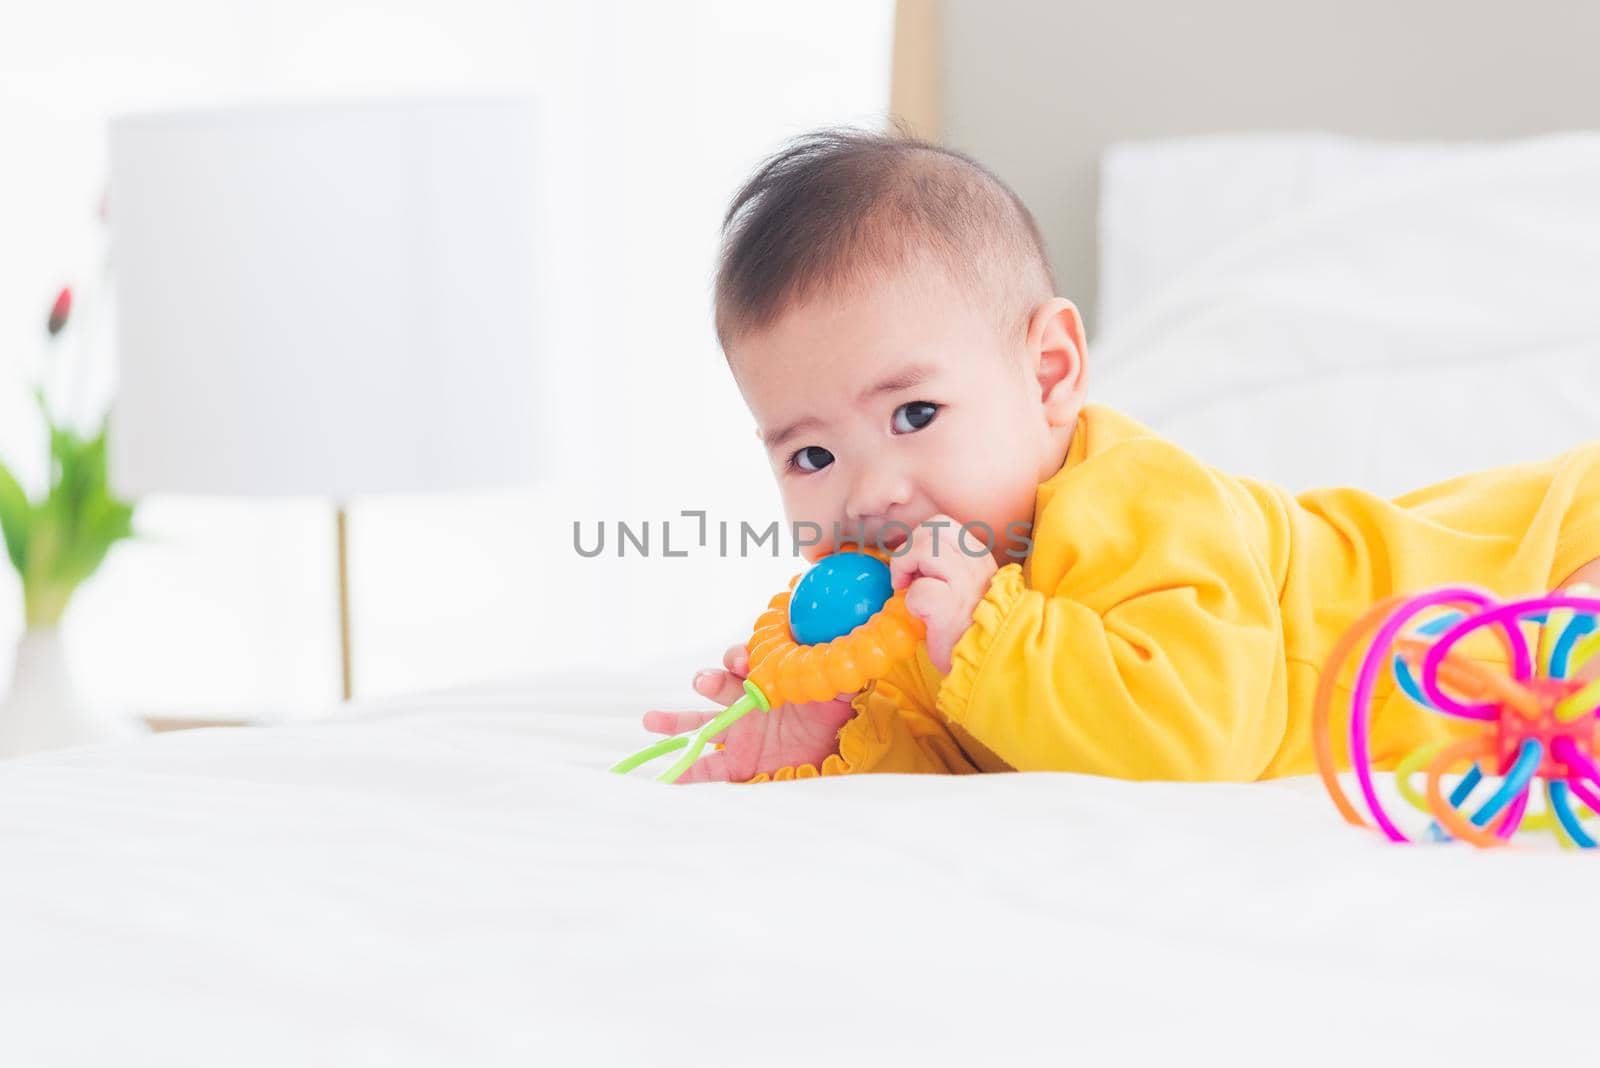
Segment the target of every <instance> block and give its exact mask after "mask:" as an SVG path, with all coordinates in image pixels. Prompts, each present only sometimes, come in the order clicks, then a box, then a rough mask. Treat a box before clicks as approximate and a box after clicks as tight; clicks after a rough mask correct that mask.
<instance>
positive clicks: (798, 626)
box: [789, 552, 894, 645]
mask: <svg viewBox="0 0 1600 1068" xmlns="http://www.w3.org/2000/svg"><path fill="white" fill-rule="evenodd" d="M893 594H894V584H893V583H892V582H891V581H890V579H889V565H888V564H886V563H884V562H883V561H882V560H879V559H877V558H875V557H871V556H868V555H867V554H866V553H854V552H846V553H834V554H833V555H832V556H824V557H823V558H822V559H821V560H818V561H817V562H816V564H815V565H814V566H813V567H812V568H811V570H810V571H807V572H806V573H805V575H804V576H803V577H802V578H801V579H800V581H799V582H797V583H796V584H795V587H794V594H793V595H792V596H791V597H790V598H789V633H791V634H793V635H794V640H795V641H797V642H799V643H800V644H801V645H820V644H822V643H823V642H831V641H833V639H835V638H840V637H843V636H844V635H846V634H849V633H850V632H851V631H853V630H855V629H856V628H857V627H859V626H860V625H861V624H863V623H865V622H866V621H867V620H869V619H871V618H872V617H873V616H874V615H875V614H877V611H878V609H880V608H882V607H883V605H884V602H886V601H887V600H888V599H889V598H890V597H891V596H893Z"/></svg>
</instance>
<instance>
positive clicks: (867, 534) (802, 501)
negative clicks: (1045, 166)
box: [729, 264, 1082, 564]
mask: <svg viewBox="0 0 1600 1068" xmlns="http://www.w3.org/2000/svg"><path fill="white" fill-rule="evenodd" d="M1060 303H1061V304H1065V302H1060ZM1066 307H1067V308H1068V309H1069V310H1070V305H1067V306H1066ZM1070 316H1071V319H1072V321H1073V322H1074V323H1076V321H1077V317H1076V312H1071V313H1070ZM1076 343H1077V348H1078V350H1079V351H1078V352H1076V353H1075V354H1074V356H1073V363H1074V368H1073V370H1072V379H1073V381H1072V382H1071V383H1069V384H1068V385H1069V387H1070V389H1071V391H1072V393H1073V395H1074V396H1073V397H1072V398H1070V399H1069V400H1070V403H1068V404H1066V405H1064V404H1063V397H1062V395H1061V392H1060V391H1059V390H1058V391H1055V396H1054V399H1053V401H1052V400H1051V398H1050V396H1049V394H1050V393H1051V390H1050V385H1051V383H1050V382H1041V380H1040V375H1039V358H1038V350H1039V348H1040V346H1039V345H1038V344H1037V341H1036V338H1034V337H1033V336H1032V335H1030V338H1029V339H1026V340H1025V339H1024V338H1023V337H1020V336H1018V337H1015V338H1012V339H1009V340H1008V339H1006V338H1003V337H1001V336H1000V330H999V327H998V325H997V324H996V322H995V316H994V314H993V313H992V312H990V311H988V310H986V309H984V308H981V307H979V306H977V305H976V303H975V302H970V301H969V300H967V299H966V298H965V297H963V295H962V294H961V292H960V291H959V290H958V289H957V288H956V286H955V283H954V282H953V281H952V280H951V279H950V278H949V277H948V276H947V275H946V273H945V272H944V271H942V270H939V269H938V268H937V267H936V266H935V265H932V264H914V265H912V266H910V267H908V268H907V269H906V270H904V271H902V272H900V273H898V274H896V275H895V276H893V277H890V278H888V279H885V280H883V281H880V282H875V283H873V284H871V285H868V286H864V287H862V288H861V289H859V290H858V291H856V292H855V293H854V294H852V295H851V296H849V297H845V298H839V297H828V298H818V299H815V300H811V301H809V302H807V303H805V304H803V305H800V306H798V307H795V308H792V309H790V310H789V311H787V312H786V313H785V314H784V315H783V316H782V317H781V318H780V319H779V320H778V321H777V322H776V323H775V324H774V325H773V326H772V327H770V328H769V329H767V330H764V331H762V332H759V333H756V334H752V335H749V336H746V337H743V338H741V339H739V340H738V341H737V342H735V344H734V345H733V346H732V348H731V350H730V352H729V359H730V362H731V364H732V366H733V370H734V375H735V377H736V378H737V380H738V383H739V388H740V390H741V391H742V392H743V394H744V398H745V401H746V403H747V404H749V406H750V410H751V412H752V413H753V414H754V416H755V419H756V429H757V433H758V435H759V436H760V437H761V439H762V442H763V444H764V445H765V447H766V450H767V454H768V457H769V459H770V461H771V463H772V470H773V473H774V475H775V476H776V478H777V480H778V486H779V489H780V491H781V492H782V495H783V503H784V509H785V511H786V513H787V515H788V518H789V520H790V522H792V523H797V524H798V523H812V524H816V527H818V528H820V529H821V531H822V535H821V536H822V544H821V545H819V546H817V547H816V548H815V549H814V550H812V552H813V553H814V554H816V555H820V554H821V553H824V552H827V551H829V550H830V549H831V548H832V544H833V538H834V536H835V535H834V525H835V524H837V525H838V527H839V530H840V534H839V536H840V537H841V538H842V539H843V540H853V538H854V537H856V536H858V534H859V536H862V537H864V538H865V540H866V541H867V543H868V544H878V545H882V546H884V547H885V548H889V549H893V548H895V547H896V546H898V545H899V544H900V543H901V542H902V541H904V540H905V537H906V530H907V528H914V527H916V525H917V524H919V523H921V522H923V521H924V520H926V519H928V518H929V517H931V516H936V515H947V516H950V517H951V518H953V519H955V520H956V521H957V522H959V523H962V524H970V526H969V527H968V529H969V531H970V536H969V537H968V539H967V541H966V543H965V544H966V549H967V550H968V551H974V552H975V551H978V550H977V548H976V546H977V544H978V543H979V542H984V543H987V545H988V547H989V549H990V551H991V552H992V553H993V554H994V556H995V559H996V561H997V562H998V563H1000V564H1006V563H1009V562H1012V561H1013V560H1015V559H1020V556H1021V553H1022V549H1023V544H1024V543H1020V542H1013V541H1012V540H1011V539H1009V538H1008V536H1007V532H1008V530H1013V529H1015V528H1013V526H1012V525H1013V524H1024V525H1025V524H1028V523H1031V521H1032V519H1033V508H1034V495H1035V490H1036V488H1037V486H1038V483H1039V482H1040V481H1041V480H1043V479H1045V478H1048V477H1049V476H1050V475H1051V474H1053V473H1054V472H1055V471H1056V470H1057V469H1058V468H1059V467H1060V464H1061V462H1062V460H1063V458H1064V457H1065V454H1066V449H1067V444H1068V442H1069V441H1070V437H1071V433H1072V426H1073V424H1074V423H1075V422H1076V419H1077V411H1078V408H1079V407H1080V406H1081V403H1082V396H1081V385H1082V383H1081V376H1080V375H1079V373H1078V368H1081V344H1082V342H1081V327H1080V328H1079V336H1078V337H1077V339H1076ZM987 532H993V536H992V537H988V536H986V535H987ZM1026 532H1027V531H1026V528H1025V527H1024V529H1023V533H1026ZM955 535H956V531H955V530H954V529H949V530H944V531H941V532H940V534H939V542H938V544H939V551H940V552H945V551H951V552H955V551H960V550H959V549H958V547H957V546H956V543H955V540H954V539H955ZM1008 549H1010V550H1012V552H1011V553H1008V552H1007V550H1008Z"/></svg>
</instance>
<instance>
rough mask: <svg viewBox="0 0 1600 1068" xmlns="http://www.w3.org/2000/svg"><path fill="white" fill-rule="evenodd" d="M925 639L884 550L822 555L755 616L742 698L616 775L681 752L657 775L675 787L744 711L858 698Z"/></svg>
mask: <svg viewBox="0 0 1600 1068" xmlns="http://www.w3.org/2000/svg"><path fill="white" fill-rule="evenodd" d="M922 635H923V625H922V621H921V620H920V619H918V618H917V617H916V616H913V615H912V614H911V611H910V610H909V609H908V608H906V595H905V591H904V590H901V591H900V592H899V593H895V592H894V590H893V587H892V584H891V583H890V580H889V567H888V565H887V564H886V563H885V561H884V557H883V555H882V554H881V553H879V552H877V551H875V550H871V549H857V548H853V547H852V548H849V549H846V550H844V551H841V552H837V553H834V554H832V555H830V556H825V557H823V558H822V559H821V560H819V561H817V563H816V564H814V565H813V566H812V568H811V570H810V571H808V572H806V574H805V575H804V576H800V575H796V576H795V577H794V578H793V579H791V580H790V581H789V589H788V590H785V591H784V592H783V593H780V594H777V595H776V596H774V597H773V598H772V600H771V601H770V602H768V604H767V609H766V611H764V612H762V613H761V615H760V616H759V617H758V618H757V619H756V622H755V627H754V629H753V630H752V631H751V634H750V642H749V645H748V652H749V654H750V676H749V677H748V678H747V679H745V682H744V696H743V697H741V698H739V700H737V701H735V702H734V703H733V704H731V705H729V706H728V707H727V708H726V709H725V710H724V711H723V712H722V713H721V714H720V715H718V716H717V717H716V718H715V719H713V720H712V721H711V722H709V723H707V724H706V725H705V726H704V727H701V728H700V730H699V731H697V732H695V733H694V734H693V735H692V736H691V735H688V734H680V735H676V736H674V737H671V738H666V739H663V740H662V741H659V742H657V743H656V744H655V745H652V746H648V747H647V748H644V749H641V750H639V752H637V753H635V754H633V755H632V756H630V757H628V758H627V759H626V760H623V761H621V762H619V763H618V764H616V765H615V766H613V767H612V769H611V770H612V771H614V772H617V773H618V774H623V773H626V772H629V771H632V770H633V769H634V768H637V767H639V766H640V765H641V764H645V763H648V762H649V761H651V760H654V759H655V758H656V757H658V756H662V755H664V754H666V753H671V752H675V751H677V750H679V749H684V750H685V752H684V754H683V756H681V757H680V758H679V759H678V761H677V762H676V763H675V764H673V765H672V766H671V767H670V768H668V769H667V770H666V771H665V772H663V773H662V774H661V775H660V776H659V777H658V778H659V781H661V782H675V781H677V779H678V777H679V776H680V775H682V774H683V773H684V772H686V771H688V770H689V768H691V767H692V766H694V762H695V761H696V760H699V759H700V754H701V752H702V751H703V750H704V749H705V747H706V745H707V744H708V743H709V742H710V741H711V739H712V738H714V737H716V736H717V735H718V734H720V733H722V732H723V731H725V730H727V729H728V727H729V726H731V725H732V724H733V723H735V722H737V721H738V720H739V719H740V718H742V717H743V716H744V715H745V714H747V713H749V712H752V711H755V710H760V711H762V712H768V711H771V710H772V709H773V708H776V707H778V706H780V705H786V704H800V703H803V702H807V701H827V700H830V699H832V698H834V697H836V696H838V695H839V694H853V693H856V692H857V691H859V690H861V689H862V688H864V687H865V686H866V685H867V683H869V682H872V681H873V680H874V679H879V678H882V677H883V676H884V675H885V674H887V673H888V671H889V668H890V666H891V665H893V664H896V663H899V662H900V661H902V660H905V659H907V658H909V657H910V656H911V655H912V654H913V653H915V652H916V648H917V642H918V641H920V640H921V639H922Z"/></svg>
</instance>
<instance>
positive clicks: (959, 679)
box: [937, 564, 1028, 723]
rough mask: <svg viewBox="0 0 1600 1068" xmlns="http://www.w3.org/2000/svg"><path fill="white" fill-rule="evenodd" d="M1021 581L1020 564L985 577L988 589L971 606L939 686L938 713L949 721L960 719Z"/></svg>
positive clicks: (1018, 594)
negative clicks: (969, 619)
mask: <svg viewBox="0 0 1600 1068" xmlns="http://www.w3.org/2000/svg"><path fill="white" fill-rule="evenodd" d="M1027 588H1028V587H1027V585H1026V584H1025V583H1024V582H1023V581H1022V565H1020V564H1007V565H1006V566H1005V567H1002V568H1001V569H1000V570H999V571H997V572H995V576H994V578H992V579H990V580H989V589H988V590H987V591H986V592H985V593H984V595H983V600H981V601H979V602H978V607H976V608H974V609H973V610H972V626H970V627H968V628H967V630H966V633H964V634H963V635H961V638H960V640H959V641H957V642H956V646H955V648H954V649H953V650H951V652H950V673H949V674H948V675H946V676H945V677H944V682H943V683H942V684H941V685H940V686H939V696H938V698H937V705H938V709H939V714H940V715H942V716H943V717H944V718H945V719H946V720H948V721H950V722H951V723H962V722H964V719H963V717H964V716H965V714H966V711H967V705H968V703H969V702H970V701H971V700H972V691H973V689H974V688H975V687H976V686H977V684H978V673H979V672H980V671H982V670H983V664H984V661H986V660H987V659H988V657H989V649H990V648H991V647H992V646H993V645H994V640H995V637H996V636H997V635H998V634H999V633H1000V628H1001V627H1002V626H1004V625H1005V621H1006V617H1007V616H1009V615H1010V614H1011V609H1012V608H1014V607H1015V606H1016V603H1017V601H1018V599H1019V598H1021V597H1022V595H1023V594H1024V593H1025V592H1027Z"/></svg>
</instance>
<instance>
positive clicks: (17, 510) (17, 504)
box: [0, 463, 33, 575]
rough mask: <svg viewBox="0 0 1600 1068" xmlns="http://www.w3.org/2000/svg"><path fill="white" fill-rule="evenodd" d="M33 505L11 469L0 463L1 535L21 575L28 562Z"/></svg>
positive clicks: (13, 564)
mask: <svg viewBox="0 0 1600 1068" xmlns="http://www.w3.org/2000/svg"><path fill="white" fill-rule="evenodd" d="M32 515H33V505H32V504H30V503H28V494H27V492H26V491H25V490H24V489H23V488H22V484H21V483H19V482H18V481H17V480H16V477H15V476H14V475H12V474H11V469H10V468H8V467H6V465H5V464H3V463H0V536H3V537H4V538H5V543H6V555H7V556H9V557H10V558H11V566H12V567H14V568H16V569H17V574H18V575H21V574H23V572H24V571H25V569H26V567H27V562H28V533H29V528H30V527H31V526H32V523H31V519H32Z"/></svg>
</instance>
